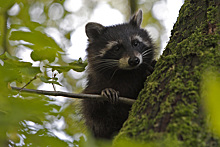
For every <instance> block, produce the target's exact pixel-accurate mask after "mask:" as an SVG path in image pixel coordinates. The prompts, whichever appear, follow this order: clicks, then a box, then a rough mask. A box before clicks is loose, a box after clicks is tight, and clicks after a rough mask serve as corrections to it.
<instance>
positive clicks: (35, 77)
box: [19, 75, 37, 92]
mask: <svg viewBox="0 0 220 147" xmlns="http://www.w3.org/2000/svg"><path fill="white" fill-rule="evenodd" d="M35 79H37V75H35V76H34V78H33V79H31V80H30V81H29V82H28V83H27V84H25V85H24V86H23V87H21V89H20V90H19V92H21V91H22V90H23V89H24V88H25V87H26V86H28V85H29V84H30V83H31V82H32V81H34V80H35Z"/></svg>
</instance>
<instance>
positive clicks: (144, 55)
mask: <svg viewBox="0 0 220 147" xmlns="http://www.w3.org/2000/svg"><path fill="white" fill-rule="evenodd" d="M151 53H152V51H149V52H146V53H144V54H142V57H143V58H144V57H147V56H148V55H149V54H151Z"/></svg>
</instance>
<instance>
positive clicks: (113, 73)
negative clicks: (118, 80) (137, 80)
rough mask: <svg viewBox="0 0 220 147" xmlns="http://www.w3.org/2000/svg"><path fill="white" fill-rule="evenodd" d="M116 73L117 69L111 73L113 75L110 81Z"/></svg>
mask: <svg viewBox="0 0 220 147" xmlns="http://www.w3.org/2000/svg"><path fill="white" fill-rule="evenodd" d="M117 71H118V69H116V70H115V71H114V72H113V74H112V76H111V78H110V80H111V79H112V78H113V77H114V75H115V73H116V72H117Z"/></svg>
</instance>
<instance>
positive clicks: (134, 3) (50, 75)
mask: <svg viewBox="0 0 220 147" xmlns="http://www.w3.org/2000/svg"><path fill="white" fill-rule="evenodd" d="M74 1H75V0H74ZM79 1H80V3H79V5H81V6H80V7H79V6H78V7H77V6H74V5H72V7H70V6H68V5H70V4H71V3H69V2H70V0H0V77H1V78H0V93H1V95H0V146H56V147H58V146H78V145H79V146H81V145H82V144H83V142H84V140H86V139H87V137H86V136H87V135H88V133H87V132H86V128H85V126H84V125H83V119H82V116H81V115H80V104H79V103H80V102H79V101H77V100H73V99H67V98H62V97H56V98H55V97H48V96H43V95H35V94H28V93H23V92H17V91H12V90H11V89H10V86H18V87H23V86H25V87H27V88H31V89H44V90H62V91H68V92H76V93H77V92H80V91H81V90H82V88H83V85H85V75H84V74H83V71H84V70H85V68H86V65H87V63H86V60H85V58H84V57H82V58H80V57H78V58H79V59H74V58H70V56H69V55H68V53H67V52H68V50H69V49H70V47H71V45H72V43H73V42H71V37H72V34H73V33H74V32H75V31H76V30H77V29H78V28H79V27H80V26H82V25H85V24H86V23H87V22H88V20H89V19H90V18H91V14H92V13H93V12H94V11H95V9H96V7H97V6H98V5H99V4H100V3H103V2H104V3H106V4H107V5H109V6H110V7H111V8H112V9H116V10H118V11H120V12H121V13H122V15H123V16H124V21H125V20H128V19H129V17H130V16H131V14H133V13H135V12H136V11H137V10H138V9H140V8H141V9H142V10H143V12H144V14H143V17H144V19H143V23H142V27H147V26H150V27H148V28H154V30H155V29H156V31H157V33H158V36H163V35H164V32H165V30H164V26H163V25H162V22H161V21H159V20H158V19H156V18H155V17H154V15H153V13H152V8H153V5H154V4H155V3H156V2H158V1H161V0H129V1H126V0H111V1H110V0H90V1H87V0H79ZM79 39H80V37H79ZM154 40H155V42H156V43H157V46H158V48H161V37H156V38H154ZM76 52H77V50H76ZM80 72H82V74H81V73H80ZM89 143H90V146H91V145H92V144H93V143H91V142H89ZM87 145H88V144H87Z"/></svg>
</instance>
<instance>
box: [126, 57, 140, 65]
mask: <svg viewBox="0 0 220 147" xmlns="http://www.w3.org/2000/svg"><path fill="white" fill-rule="evenodd" d="M139 63H140V59H139V58H138V57H132V58H130V59H129V60H128V64H129V65H130V66H132V67H134V66H137V65H138V64H139Z"/></svg>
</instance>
